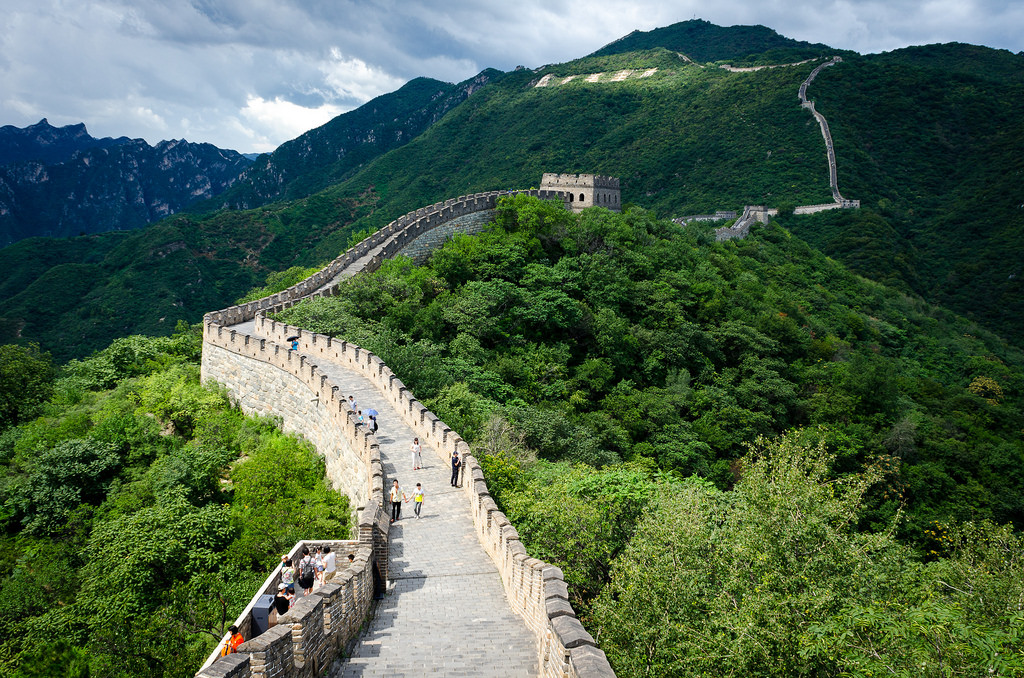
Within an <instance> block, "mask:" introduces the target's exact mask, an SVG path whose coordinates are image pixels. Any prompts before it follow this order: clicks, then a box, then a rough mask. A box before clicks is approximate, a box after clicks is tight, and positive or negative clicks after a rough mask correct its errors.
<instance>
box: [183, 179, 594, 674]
mask: <svg viewBox="0 0 1024 678" xmlns="http://www.w3.org/2000/svg"><path fill="white" fill-rule="evenodd" d="M514 193H526V194H530V195H535V196H538V197H541V198H557V199H563V200H564V199H565V196H563V195H562V194H561V192H558V191H542V190H530V191H515V192H492V193H482V194H476V195H472V196H463V197H461V198H456V199H454V200H448V201H445V202H443V203H437V204H435V205H432V206H430V207H427V208H423V209H420V210H416V211H415V212H411V213H409V214H407V215H405V216H403V217H402V218H400V219H397V220H396V221H394V222H392V223H391V224H389V225H388V226H387V227H385V228H384V229H381V231H378V232H377V233H375V234H374V235H372V236H370V237H369V238H367V239H366V240H364V241H363V242H361V243H359V244H358V245H356V246H355V247H353V248H352V249H350V250H348V251H347V252H345V253H344V254H342V255H341V256H340V257H338V258H337V259H335V260H334V261H333V262H331V264H330V265H328V266H327V267H326V268H325V269H323V270H322V271H320V272H318V273H316V274H314V275H313V276H311V277H310V278H308V279H307V280H304V281H302V282H301V283H299V284H297V285H295V286H293V287H292V288H289V289H288V290H285V291H283V292H280V293H278V294H275V295H271V296H270V297H267V298H265V299H261V300H258V301H254V302H250V303H248V304H244V305H241V306H234V307H231V308H228V309H224V310H222V311H216V312H213V313H208V314H207V315H206V317H205V318H204V333H203V341H204V344H203V378H204V379H214V380H217V381H221V382H222V383H225V385H226V386H227V387H228V389H229V390H230V391H231V392H232V395H233V397H235V398H236V399H238V400H239V401H240V403H241V404H242V406H243V407H247V408H251V409H252V410H260V409H261V408H270V409H273V408H274V402H275V401H274V399H273V395H272V391H268V390H265V389H263V388H254V387H251V386H248V385H247V383H246V378H245V377H244V376H242V373H243V372H245V371H246V370H247V369H248V370H253V371H255V372H257V373H260V374H266V375H268V378H270V379H274V378H278V377H279V376H280V375H277V374H276V373H270V372H269V369H270V368H272V369H275V370H278V371H284V372H287V373H288V374H289V375H291V376H292V377H294V378H295V379H298V380H299V381H301V382H302V383H303V384H304V387H305V388H307V389H308V390H309V394H310V397H316V398H318V399H319V401H320V402H321V403H325V404H326V405H327V411H328V412H330V413H331V414H330V417H329V420H328V421H327V422H326V423H325V422H324V421H323V420H322V418H321V417H320V416H319V415H316V416H309V417H308V422H307V420H306V419H307V417H306V415H303V414H302V412H301V409H302V408H301V403H300V402H298V401H299V400H301V397H299V398H298V400H295V401H294V402H293V399H291V398H289V397H285V398H283V399H282V401H281V405H282V406H283V407H285V408H288V407H290V408H292V409H293V410H294V415H293V416H294V417H295V421H296V429H295V430H299V431H302V432H303V433H305V434H306V435H307V437H309V438H310V439H311V440H313V439H314V438H315V437H316V436H318V435H320V433H318V431H319V430H321V429H324V428H325V427H326V428H329V429H334V430H337V431H339V432H340V433H342V434H344V435H345V436H346V438H347V439H349V440H350V442H351V449H352V452H353V453H354V455H357V456H360V457H361V463H365V464H368V468H367V471H366V474H365V476H362V477H366V478H368V482H367V485H366V493H367V496H368V499H369V501H368V503H367V509H371V508H372V509H373V511H374V520H375V519H376V517H377V516H378V515H379V510H380V506H382V505H383V502H382V491H383V490H382V483H383V471H382V467H381V466H380V455H379V450H376V449H375V448H376V445H375V443H373V442H372V441H371V438H372V435H363V436H362V439H360V434H361V430H359V429H357V427H355V425H354V421H353V420H352V419H351V417H350V416H349V414H348V412H347V411H346V410H345V407H344V403H343V402H342V401H341V399H340V397H338V396H339V395H340V394H337V393H336V391H337V388H336V387H334V386H333V384H331V383H330V379H329V378H328V377H327V376H326V375H323V374H320V373H319V371H318V368H317V366H316V364H315V363H316V361H317V359H318V358H319V357H323V359H329V360H331V362H333V363H335V364H339V365H343V366H345V367H347V368H348V369H352V370H354V371H357V372H359V373H360V374H362V376H364V377H365V378H367V379H368V380H369V381H370V382H371V383H372V384H373V385H374V386H375V387H376V388H377V389H378V390H379V391H380V393H381V394H382V395H384V396H385V397H386V398H388V399H390V400H391V401H392V402H393V403H394V405H395V407H396V409H397V410H398V411H399V412H400V413H401V416H402V417H403V419H404V420H405V423H406V424H408V425H409V426H410V427H411V428H413V429H414V430H415V431H416V432H417V434H418V435H419V437H420V438H421V439H422V440H424V441H426V442H428V443H430V444H431V446H433V447H434V448H435V449H436V450H437V451H438V454H439V455H440V456H441V457H442V459H444V460H445V461H447V458H448V456H449V455H450V454H451V452H452V451H454V450H456V449H457V450H459V452H460V454H462V455H464V462H463V463H464V469H465V477H466V482H464V483H463V487H462V491H463V492H464V494H465V497H466V501H467V502H468V503H469V504H470V507H471V512H472V515H473V519H474V523H475V525H476V528H477V536H478V538H479V540H480V543H481V545H482V546H483V548H484V550H485V551H486V552H487V553H488V555H489V556H490V557H491V559H492V561H493V562H494V564H495V566H496V567H497V569H498V571H499V572H500V575H501V579H502V583H503V585H504V588H505V592H506V595H507V597H508V600H509V603H510V605H511V606H512V608H513V609H514V610H515V611H516V612H517V613H518V614H520V615H521V616H522V617H523V618H524V619H525V621H526V623H527V626H528V627H529V628H530V629H531V630H532V631H533V632H534V633H535V634H536V636H537V652H538V657H539V666H540V669H541V675H543V676H548V677H551V678H555V677H558V678H565V677H570V678H598V677H600V678H609V677H612V676H614V672H613V671H612V669H611V666H610V665H609V664H608V660H607V658H606V657H605V654H604V652H603V651H601V650H600V649H599V648H598V647H597V643H596V642H595V641H594V639H593V637H592V636H591V635H590V634H589V633H587V631H586V630H585V629H584V628H583V626H582V624H580V622H579V620H578V619H577V617H576V614H575V612H574V611H573V609H572V606H571V605H570V604H569V596H568V588H567V586H566V583H565V580H564V578H563V576H562V572H561V570H559V568H557V567H555V566H552V565H548V564H547V563H544V562H542V561H540V560H537V559H535V558H531V557H530V556H529V554H528V553H527V552H526V549H525V548H524V546H523V545H522V543H521V541H520V539H519V535H518V533H517V532H516V530H515V528H514V527H512V525H511V523H510V522H509V520H508V518H507V517H506V516H505V515H504V513H502V512H501V511H500V510H499V509H498V507H497V505H496V503H495V502H494V499H493V498H492V497H491V496H490V493H489V491H488V489H487V484H486V482H485V481H484V478H483V472H482V470H481V468H480V465H479V463H478V462H477V460H476V459H475V457H474V456H473V455H472V451H471V450H470V448H469V445H468V444H467V443H466V442H465V441H463V440H462V438H461V437H460V436H459V435H458V434H457V433H456V432H454V431H452V429H451V428H450V427H449V426H447V425H446V424H445V423H444V422H443V421H441V420H440V419H439V418H438V417H437V416H436V415H434V414H433V413H432V412H430V411H429V410H427V409H426V408H425V407H424V406H423V405H422V404H421V403H420V402H419V401H418V400H417V399H416V397H415V396H414V395H413V394H412V392H411V391H410V390H409V388H408V387H406V386H405V385H404V384H403V383H402V381H401V379H399V377H398V375H396V374H394V372H392V371H391V369H390V368H389V367H388V366H387V365H385V364H384V363H383V362H382V361H381V360H380V358H378V357H377V356H376V355H374V354H372V353H370V352H368V351H365V350H363V349H362V348H360V347H359V346H356V345H354V344H351V343H348V342H344V341H338V340H336V339H333V338H332V337H328V336H326V335H321V334H314V333H310V332H307V331H305V330H301V329H300V328H296V327H291V326H288V325H285V324H283V323H278V322H275V321H273V320H270V319H268V318H267V317H266V314H267V312H277V311H280V310H283V309H285V308H288V307H290V306H292V305H294V304H295V303H297V302H298V301H299V300H300V299H303V298H306V297H311V296H333V295H335V294H338V293H339V290H340V287H339V285H340V282H341V281H342V280H344V278H346V277H349V276H351V275H353V274H355V273H357V272H359V271H367V270H369V271H372V270H375V269H376V268H378V267H379V266H380V264H381V262H382V261H383V260H384V259H385V258H387V257H390V256H393V255H394V254H396V253H399V252H401V251H402V250H403V249H404V248H406V247H408V246H410V245H411V244H412V243H414V242H415V241H416V240H417V238H419V237H420V236H422V235H424V234H425V233H427V232H429V231H431V230H433V229H435V228H437V227H439V226H442V225H444V224H447V223H449V222H452V221H453V220H455V219H459V218H462V217H466V216H467V215H471V214H473V213H476V212H482V211H486V210H493V209H494V208H495V207H496V203H497V199H498V197H500V196H501V195H510V194H514ZM468 221H472V220H468ZM420 242H421V243H422V242H424V241H420ZM439 244H440V242H438V243H436V245H434V246H437V245H439ZM250 320H251V321H254V329H253V330H252V331H253V334H252V335H250V334H246V333H243V332H241V331H239V330H235V329H232V327H231V326H232V325H237V324H238V323H243V322H248V321H250ZM295 335H298V336H299V337H300V338H299V341H300V349H299V352H298V354H299V355H298V356H295V354H290V352H289V351H288V350H287V343H286V340H287V338H288V337H290V336H295ZM208 351H209V358H208V357H207V352H208ZM221 351H226V352H228V353H231V354H234V356H236V357H237V360H236V358H234V357H233V358H227V357H226V356H224V355H223V354H222V353H221ZM281 378H282V379H283V377H281ZM243 398H244V399H245V400H246V401H247V402H244V403H243V402H242V399H243ZM274 411H275V413H277V411H276V409H275V410H274ZM307 423H308V432H307V429H306V424H307ZM349 424H351V427H350V426H349ZM325 449H326V450H327V451H328V454H333V452H332V447H331V446H330V444H327V446H326V447H325ZM318 450H320V447H319V446H318ZM320 451H321V454H323V453H324V451H323V450H320ZM338 454H339V456H340V455H341V454H344V450H341V451H340V452H339V453H338ZM329 463H330V460H329ZM343 463H348V462H343ZM356 491H357V492H358V488H357V489H356ZM378 502H380V503H378ZM363 522H367V523H368V525H369V524H371V523H372V524H375V523H374V521H373V520H370V521H368V520H367V518H366V512H364V517H363V520H361V521H360V530H361V534H362V530H363ZM367 529H368V530H371V529H372V528H371V527H368V528H367ZM325 588H326V587H325ZM289 614H291V613H289ZM309 614H313V615H314V616H315V615H316V614H317V613H315V612H310V613H309ZM322 616H323V615H322V613H321V617H322ZM311 623H312V622H311ZM275 628H278V627H275ZM271 632H274V629H271ZM271 632H268V633H271ZM277 633H279V634H281V637H282V639H283V638H284V632H277ZM312 633H313V634H314V635H315V630H314V631H313V632H312ZM294 634H295V631H293V636H292V639H293V641H294V640H295V637H296V636H295V635H294ZM265 635H267V634H264V636H265ZM264 636H260V637H259V638H257V639H256V640H260V639H262V638H263V637H264ZM256 640H254V641H250V642H256ZM275 642H277V641H272V642H271V643H270V647H271V648H274V647H278V646H277V645H274V643H275ZM282 642H283V641H282ZM296 642H297V641H296ZM248 644H249V643H246V644H245V645H248ZM245 645H243V648H244V647H245ZM295 647H296V648H298V645H295ZM278 650H279V651H280V652H279V651H278ZM278 650H274V651H273V652H272V653H271V654H270V655H267V656H271V657H272V658H273V657H278V656H279V654H280V653H281V652H284V650H283V649H280V648H278ZM297 656H298V655H295V654H294V653H293V660H292V665H294V667H296V668H293V669H289V670H287V671H286V672H284V673H272V672H270V671H266V670H264V669H263V668H259V670H257V668H258V667H260V666H266V665H268V664H267V662H269V661H270V660H269V659H266V658H264V659H262V660H260V661H262V662H263V664H259V663H258V662H257V663H256V664H254V665H253V668H252V669H251V670H250V672H249V673H245V672H244V670H243V669H239V671H240V672H239V673H210V674H205V673H204V674H202V675H204V676H206V675H209V676H211V677H212V676H214V675H217V676H220V675H231V676H235V675H238V676H243V677H244V676H249V675H253V676H256V675H287V676H293V675H294V676H299V675H307V673H304V671H306V669H305V668H304V667H305V664H303V665H302V666H299V664H300V663H302V662H300V660H299V659H296V658H295V657H297ZM302 656H303V657H306V656H307V654H303V655H302ZM224 661H226V660H221V661H218V662H216V663H215V664H214V665H213V666H212V667H211V668H210V669H208V670H212V669H214V668H216V667H217V666H218V665H219V664H222V663H223V662H224ZM274 661H275V662H276V661H277V659H274ZM303 661H305V660H303ZM274 665H275V666H279V664H276V663H275V664H274ZM284 665H287V662H286V661H285V662H284V663H283V664H280V666H284ZM225 668H228V667H227V666H226V665H225ZM310 675H311V674H310Z"/></svg>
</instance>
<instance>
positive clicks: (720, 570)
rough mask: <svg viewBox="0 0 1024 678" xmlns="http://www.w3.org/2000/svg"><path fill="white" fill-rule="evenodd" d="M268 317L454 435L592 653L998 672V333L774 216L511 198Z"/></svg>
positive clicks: (1004, 569) (1013, 598)
mask: <svg viewBox="0 0 1024 678" xmlns="http://www.w3.org/2000/svg"><path fill="white" fill-rule="evenodd" d="M278 317H279V318H280V319H282V320H285V321H287V322H288V323H290V324H293V325H298V326H300V327H303V328H306V329H310V330H313V331H317V332H324V333H328V334H331V335H333V336H337V337H341V338H344V339H347V340H351V341H354V342H355V343H357V344H359V345H361V346H363V347H365V348H366V349H368V350H370V351H373V352H374V353H376V354H377V355H380V356H381V358H382V359H383V360H384V361H385V362H386V363H387V364H388V365H389V366H390V367H391V368H392V369H393V370H394V371H395V372H396V373H397V374H400V375H401V376H402V379H403V381H404V382H405V383H406V384H407V385H409V387H410V388H411V389H412V390H413V391H414V392H415V393H416V395H417V397H418V398H419V399H421V400H422V402H423V403H424V405H425V406H427V407H428V408H429V409H431V410H432V411H434V412H436V413H437V414H438V415H439V416H440V417H441V418H442V419H444V420H445V422H446V423H448V424H449V425H450V426H451V427H452V428H453V429H454V430H456V431H459V432H460V434H461V435H463V436H464V437H465V438H466V439H467V440H469V441H470V442H471V443H472V444H473V445H474V449H475V450H476V453H477V454H479V455H482V459H483V465H484V468H485V473H486V476H487V481H488V483H489V486H490V487H491V490H492V492H494V493H495V494H496V496H497V497H498V499H499V501H500V502H501V505H502V508H503V509H504V510H505V511H506V513H507V514H508V516H509V518H510V519H511V520H512V522H513V524H514V525H515V526H516V528H517V530H518V531H519V534H520V535H521V537H522V538H523V540H524V543H525V544H526V545H527V547H528V549H529V551H530V554H531V555H532V556H534V557H537V558H542V559H544V560H547V561H549V562H553V563H554V564H556V565H558V566H559V567H561V568H563V570H564V572H565V576H566V580H567V581H568V582H569V583H570V588H571V596H572V602H573V605H574V607H575V608H576V609H577V611H579V612H580V613H581V614H582V616H583V619H584V622H585V624H586V625H587V626H588V628H589V629H590V630H591V632H592V633H593V634H594V636H595V637H596V638H598V639H599V640H600V641H601V644H602V647H603V648H604V649H605V651H606V652H608V654H609V656H610V658H611V659H612V662H613V665H614V666H615V668H616V670H617V671H618V672H619V675H621V676H642V675H659V676H662V675H664V676H668V675H680V676H687V675H706V674H708V673H714V674H715V675H736V676H741V675H743V676H746V675H797V674H804V673H809V674H815V675H847V674H846V673H844V672H852V673H861V672H865V673H866V672H872V673H874V672H883V673H884V672H886V671H887V670H891V671H895V672H897V673H899V672H903V671H906V672H911V671H913V672H920V673H921V674H923V675H929V676H931V675H935V676H938V675H972V674H973V673H975V672H977V671H979V670H982V668H984V669H991V670H990V671H987V672H988V673H989V674H990V675H1014V674H1015V673H1017V672H1019V671H1021V670H1024V645H1022V644H1021V638H1022V637H1024V635H1022V632H1024V615H1022V614H1021V612H1020V608H1019V604H1020V600H1021V599H1022V598H1021V597H1022V596H1024V588H1022V587H1024V579H1022V575H1024V550H1022V548H1024V542H1022V540H1021V537H1020V536H1019V535H1018V534H1016V533H1015V532H1014V529H1019V528H1020V527H1021V526H1022V525H1024V471H1022V469H1024V443H1022V439H1021V436H1020V431H1021V427H1022V424H1024V417H1022V405H1024V392H1022V388H1024V354H1022V353H1021V351H1020V350H1018V349H1016V348H1014V347H1012V346H1010V345H1008V344H1007V343H1005V342H1004V341H1002V340H1001V339H999V338H998V337H997V336H995V335H993V334H991V333H989V332H987V331H985V330H983V329H981V328H980V327H978V326H977V325H975V324H973V323H970V322H969V321H966V320H964V319H962V318H960V317H958V316H955V315H953V314H951V313H949V312H948V311H944V310H942V309H941V308H939V307H936V306H932V305H930V304H928V303H926V302H924V301H923V300H921V299H920V298H918V297H915V296H911V295H907V294H904V293H902V292H900V291H898V290H896V289H893V288H889V287H885V286H882V285H880V284H878V283H874V282H871V281H868V280H865V279H863V278H861V277H858V276H857V275H855V274H852V273H850V272H849V271H848V270H847V269H845V268H844V267H843V266H842V265H841V264H838V263H836V262H834V261H832V260H830V259H827V258H826V257H825V256H824V255H822V254H821V253H819V252H816V251H815V250H813V249H812V248H810V247H809V246H808V245H807V244H806V243H804V242H803V241H801V240H799V239H798V238H796V237H794V236H792V235H791V234H790V233H788V232H787V231H786V230H784V229H783V228H781V227H780V226H778V225H776V224H771V225H769V226H767V227H765V228H763V229H755V232H754V233H752V235H751V236H750V237H749V238H748V239H746V240H743V241H733V242H729V243H715V242H714V240H713V235H712V233H711V232H710V230H709V228H708V227H703V226H696V227H681V226H678V225H675V224H673V223H671V222H669V221H664V220H657V219H656V218H655V217H654V215H653V213H651V212H648V211H644V210H641V209H638V208H634V209H631V210H628V211H626V212H625V213H624V214H622V215H617V214H613V213H611V212H608V211H606V210H603V209H599V208H594V209H591V210H587V211H584V212H583V213H582V214H580V215H574V214H571V213H569V212H567V211H565V210H564V209H562V208H561V206H559V205H555V204H552V203H543V202H540V201H537V200H536V199H533V198H527V197H525V196H519V197H517V198H515V199H506V200H505V201H504V202H503V203H502V204H501V206H500V208H499V215H498V217H497V219H496V225H495V226H494V228H493V229H492V230H490V231H489V232H487V233H485V234H483V235H481V236H477V237H469V236H459V237H456V238H455V240H454V241H453V242H451V243H449V244H448V245H446V246H445V247H444V248H443V249H441V250H439V251H438V252H436V253H435V254H434V255H433V256H432V257H431V259H430V261H429V262H428V264H427V265H425V266H423V267H416V266H413V265H412V262H411V261H409V260H408V259H402V258H399V259H396V260H394V261H390V262H387V263H386V264H385V265H384V266H383V267H382V268H381V269H380V270H379V271H377V272H375V273H373V274H371V275H367V276H360V277H356V278H353V279H352V280H351V281H350V282H349V283H347V284H346V286H345V287H344V288H343V290H342V293H341V294H339V295H338V296H336V297H329V298H321V299H316V300H311V301H308V302H304V303H302V304H300V305H298V306H296V307H294V308H291V309H289V310H287V311H285V312H284V313H283V314H281V315H279V316H278ZM999 525H1003V526H1004V527H998V526H999ZM972 591H973V592H974V594H972V593H971V592H972ZM979 592H980V596H979V595H975V594H977V593H979ZM652 601H653V604H652ZM865 646H869V647H871V648H872V651H870V652H865V651H864V649H863V648H864V647H865Z"/></svg>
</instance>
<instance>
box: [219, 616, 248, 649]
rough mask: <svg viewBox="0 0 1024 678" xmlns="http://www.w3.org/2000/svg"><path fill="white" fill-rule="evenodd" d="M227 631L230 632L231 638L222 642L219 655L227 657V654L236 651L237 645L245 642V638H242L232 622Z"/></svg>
mask: <svg viewBox="0 0 1024 678" xmlns="http://www.w3.org/2000/svg"><path fill="white" fill-rule="evenodd" d="M228 633H230V634H231V638H229V639H228V642H226V643H224V648H223V649H222V650H221V651H220V656H221V657H227V656H228V655H229V654H234V653H235V652H238V646H239V645H241V644H242V643H244V642H245V638H242V634H241V632H239V630H238V627H237V626H235V625H234V624H232V625H231V626H229V627H228Z"/></svg>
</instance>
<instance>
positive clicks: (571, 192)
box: [540, 172, 621, 212]
mask: <svg viewBox="0 0 1024 678" xmlns="http://www.w3.org/2000/svg"><path fill="white" fill-rule="evenodd" d="M540 190H542V191H544V190H547V191H557V192H558V193H560V194H562V196H563V198H564V199H565V206H566V207H568V208H569V209H571V210H572V211H573V212H579V211H580V210H582V209H584V208H586V207H594V206H595V205H596V206H598V207H607V208H608V209H610V210H612V211H613V212H618V211H619V210H620V209H621V203H620V201H619V198H620V193H619V179H618V177H603V176H598V175H596V174H552V173H548V172H545V173H544V176H543V177H542V178H541V180H540Z"/></svg>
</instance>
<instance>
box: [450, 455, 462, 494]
mask: <svg viewBox="0 0 1024 678" xmlns="http://www.w3.org/2000/svg"><path fill="white" fill-rule="evenodd" d="M460 468H462V460H461V459H459V451H458V450H455V451H454V452H452V487H458V486H459V469H460Z"/></svg>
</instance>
